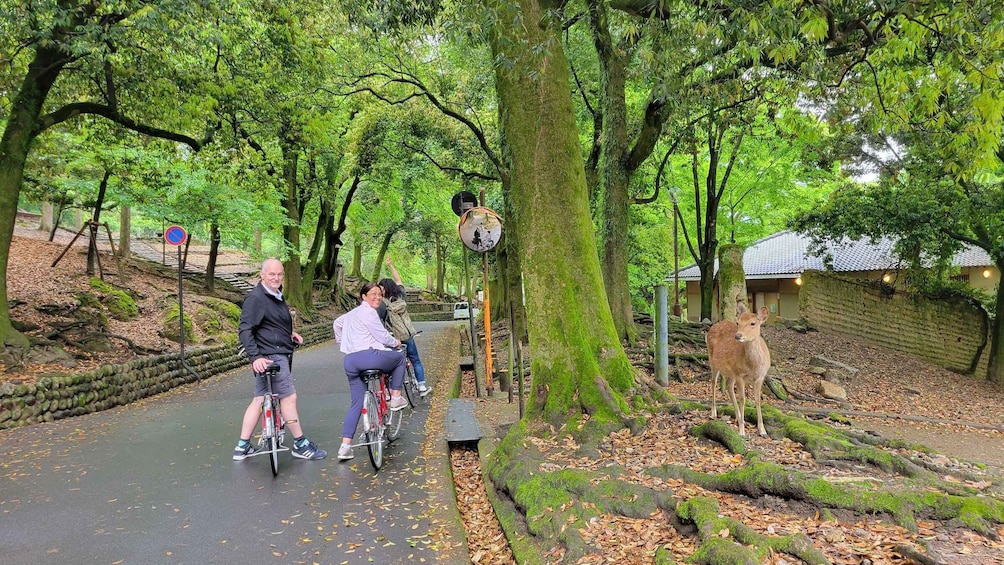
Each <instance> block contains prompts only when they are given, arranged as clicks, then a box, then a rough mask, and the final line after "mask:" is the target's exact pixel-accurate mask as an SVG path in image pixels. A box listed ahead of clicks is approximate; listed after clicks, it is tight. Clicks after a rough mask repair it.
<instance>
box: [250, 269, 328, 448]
mask: <svg viewBox="0 0 1004 565" xmlns="http://www.w3.org/2000/svg"><path fill="white" fill-rule="evenodd" d="M282 275H283V272H282V262H281V261H279V260H278V259H266V260H265V262H264V263H262V265H261V282H260V283H258V286H256V287H255V288H254V290H252V291H251V293H250V294H248V296H247V298H245V299H244V306H243V308H241V319H240V323H239V324H238V325H237V337H238V338H240V340H241V344H242V345H243V346H244V350H245V352H246V353H247V356H248V359H249V360H250V361H251V370H252V371H254V374H255V393H254V394H255V396H254V398H253V399H251V404H249V405H248V407H247V410H245V411H244V420H243V422H242V424H241V436H240V439H239V441H238V442H237V447H236V448H234V461H243V460H244V459H246V458H247V457H249V456H251V455H254V454H255V453H257V452H258V447H257V446H255V445H254V444H252V443H251V434H252V433H254V428H255V426H256V425H257V423H258V417H259V416H260V415H261V403H262V399H263V398H264V396H265V394H266V392H267V389H266V386H265V376H264V373H265V368H266V367H268V365H269V364H270V363H278V364H279V373H278V374H277V375H276V376H275V377H274V379H273V381H272V391H273V392H274V393H276V394H278V395H279V406H280V408H281V409H282V417H283V418H284V419H285V420H286V427H287V428H288V429H289V431H290V433H292V434H293V449H292V453H293V455H294V456H295V457H299V458H301V459H324V458H325V457H326V456H327V455H328V454H327V452H325V451H324V450H322V449H318V447H317V446H316V445H315V444H314V442H312V441H310V440H309V439H307V438H306V437H304V434H303V428H302V427H301V426H300V418H299V415H298V414H297V411H296V389H295V388H293V376H292V373H291V370H290V362H291V361H292V358H293V348H294V347H295V345H294V342H295V344H296V345H300V344H302V343H303V337H301V336H300V334H298V333H296V332H294V331H293V316H292V315H291V314H290V311H289V306H288V305H287V304H286V302H285V301H284V300H283V299H282Z"/></svg>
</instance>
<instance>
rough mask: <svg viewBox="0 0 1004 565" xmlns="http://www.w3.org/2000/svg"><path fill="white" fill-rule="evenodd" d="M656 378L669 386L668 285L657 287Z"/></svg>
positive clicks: (663, 384)
mask: <svg viewBox="0 0 1004 565" xmlns="http://www.w3.org/2000/svg"><path fill="white" fill-rule="evenodd" d="M655 305H656V306H655V330H656V336H657V337H656V340H655V380H656V381H657V382H658V383H659V384H661V385H662V386H669V319H668V318H669V316H668V313H667V309H666V285H664V284H660V285H659V286H657V287H655Z"/></svg>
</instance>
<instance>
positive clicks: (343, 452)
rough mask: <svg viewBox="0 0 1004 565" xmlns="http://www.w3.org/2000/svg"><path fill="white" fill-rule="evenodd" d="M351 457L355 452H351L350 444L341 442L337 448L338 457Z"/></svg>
mask: <svg viewBox="0 0 1004 565" xmlns="http://www.w3.org/2000/svg"><path fill="white" fill-rule="evenodd" d="M353 457H355V454H354V453H352V444H350V443H343V444H342V446H341V447H339V448H338V458H339V459H341V460H342V461H345V460H346V459H352V458H353Z"/></svg>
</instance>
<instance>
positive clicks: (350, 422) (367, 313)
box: [334, 283, 408, 460]
mask: <svg viewBox="0 0 1004 565" xmlns="http://www.w3.org/2000/svg"><path fill="white" fill-rule="evenodd" d="M359 298H360V299H361V303H360V304H359V306H357V307H355V308H353V309H352V310H349V311H348V312H346V313H345V314H342V315H341V316H339V317H338V319H337V320H335V323H334V329H335V341H337V342H338V343H339V345H340V349H341V351H342V353H344V354H345V361H344V366H345V376H346V377H348V379H349V390H350V392H351V396H352V403H351V404H350V405H349V411H348V413H347V414H346V415H345V422H343V423H342V445H341V447H339V448H338V458H339V459H342V460H346V459H352V437H353V436H354V435H355V433H356V426H357V425H358V424H359V416H360V415H361V414H362V411H363V395H364V393H365V392H366V383H364V382H363V381H362V379H360V378H359V374H360V373H362V372H363V371H366V370H370V369H379V370H381V371H384V372H386V373H388V374H389V375H390V392H391V399H390V409H391V410H402V409H404V407H405V406H407V405H408V401H407V400H405V399H404V398H402V397H401V388H402V386H403V384H404V371H405V357H404V355H402V354H401V352H400V351H398V350H397V348H399V347H401V342H400V341H398V339H397V338H395V337H394V336H393V335H391V334H390V332H388V331H387V329H386V328H385V327H384V325H383V324H382V323H381V322H380V316H379V315H377V307H378V306H379V305H380V302H381V301H382V300H383V290H382V289H381V288H380V285H377V284H374V283H366V284H364V285H363V287H362V289H360V291H359Z"/></svg>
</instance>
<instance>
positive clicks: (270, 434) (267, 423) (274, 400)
mask: <svg viewBox="0 0 1004 565" xmlns="http://www.w3.org/2000/svg"><path fill="white" fill-rule="evenodd" d="M278 371H279V365H277V364H274V363H273V364H271V365H269V366H268V368H266V369H265V373H264V377H265V388H266V393H265V395H264V396H263V397H262V403H261V435H260V436H259V438H258V448H259V451H258V453H255V455H266V454H267V455H268V456H269V463H270V467H271V468H272V476H273V477H274V476H277V475H278V474H279V452H281V451H289V448H288V447H285V446H284V445H283V444H282V443H283V440H284V439H285V435H286V421H285V419H283V417H282V409H281V408H280V404H279V395H278V394H275V393H274V392H272V377H273V376H274V375H275V374H276V373H277V372H278Z"/></svg>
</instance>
